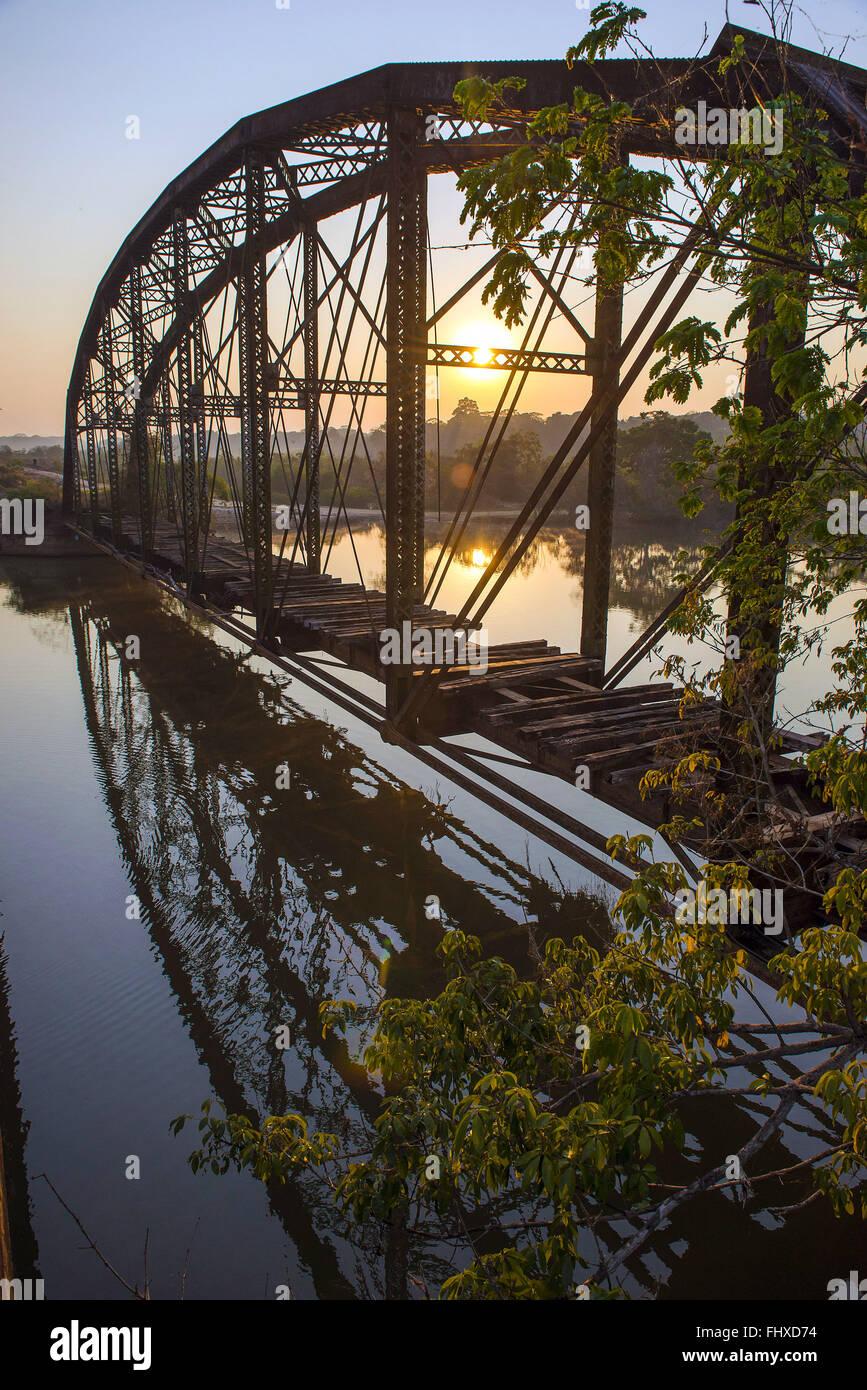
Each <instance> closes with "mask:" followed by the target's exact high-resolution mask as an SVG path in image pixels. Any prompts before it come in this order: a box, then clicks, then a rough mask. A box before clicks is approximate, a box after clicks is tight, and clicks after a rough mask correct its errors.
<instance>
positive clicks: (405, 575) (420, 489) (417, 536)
mask: <svg viewBox="0 0 867 1390" xmlns="http://www.w3.org/2000/svg"><path fill="white" fill-rule="evenodd" d="M423 141H424V117H423V116H422V114H421V113H420V112H419V111H416V110H411V109H405V108H392V109H391V110H390V111H389V114H388V195H387V196H388V214H387V216H388V223H387V226H388V231H387V269H386V276H387V289H386V293H387V309H386V314H387V318H386V325H387V326H386V344H387V386H386V493H385V607H386V622H387V624H388V626H389V627H391V628H395V629H396V630H397V631H398V633H402V631H403V628H402V624H403V623H404V622H409V623H411V622H412V613H413V606H414V604H415V602H416V599H417V598H418V597H420V595H421V590H422V587H423V580H424V493H425V390H424V388H425V364H426V360H427V314H426V301H427V277H426V263H425V257H426V252H427V174H426V171H425V169H424V168H423V166H422V165H421V162H420V160H419V151H420V147H421V145H422V143H423ZM411 681H412V668H411V667H409V666H406V665H395V666H389V667H388V669H387V670H386V673H385V692H386V699H385V702H386V711H387V714H388V716H389V718H391V717H392V716H393V715H394V714H395V713H396V711H397V710H398V709H399V708H400V706H401V705H402V704H403V702H404V699H405V698H406V696H407V695H408V694H409V689H410V684H411Z"/></svg>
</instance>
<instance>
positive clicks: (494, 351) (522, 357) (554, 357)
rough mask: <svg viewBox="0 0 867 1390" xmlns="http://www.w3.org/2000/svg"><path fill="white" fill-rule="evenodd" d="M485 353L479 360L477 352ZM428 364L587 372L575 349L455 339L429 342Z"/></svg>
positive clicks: (530, 370) (582, 355)
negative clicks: (553, 349) (470, 342)
mask: <svg viewBox="0 0 867 1390" xmlns="http://www.w3.org/2000/svg"><path fill="white" fill-rule="evenodd" d="M477 353H482V354H487V356H486V357H484V359H483V360H482V361H479V360H478V358H477V356H476V354H477ZM427 365H428V366H429V367H478V368H479V369H480V370H485V369H487V370H489V371H497V372H502V371H511V370H512V368H515V369H516V370H517V371H521V372H565V373H567V374H569V375H571V376H576V375H577V376H589V375H590V371H591V368H590V366H589V365H588V360H587V357H586V356H585V355H584V354H583V353H576V352H541V351H540V352H531V351H524V350H523V349H522V348H484V347H461V346H459V345H458V344H455V343H428V346H427Z"/></svg>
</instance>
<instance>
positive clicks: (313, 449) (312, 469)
mask: <svg viewBox="0 0 867 1390" xmlns="http://www.w3.org/2000/svg"><path fill="white" fill-rule="evenodd" d="M303 237H304V482H305V498H306V500H305V506H306V509H307V569H308V572H309V573H310V574H319V572H320V570H321V568H322V553H321V552H322V547H321V537H320V530H319V304H318V300H319V276H318V265H319V234H318V231H317V228H316V223H315V222H312V223H310V224H309V225H308V226H306V227H305V228H304V231H303Z"/></svg>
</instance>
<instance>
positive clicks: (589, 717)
mask: <svg viewBox="0 0 867 1390" xmlns="http://www.w3.org/2000/svg"><path fill="white" fill-rule="evenodd" d="M133 531H134V528H133V526H130V528H129V532H133ZM100 538H101V539H104V540H106V541H107V540H109V538H110V526H109V519H108V518H107V517H105V518H104V520H103V526H102V527H101V528H100ZM155 542H156V543H155V550H154V556H153V559H154V562H155V565H156V567H157V568H158V569H160V570H163V571H165V572H166V573H167V574H171V575H173V576H175V577H179V576H182V573H183V561H182V557H181V553H180V550H179V542H178V536H177V531H176V528H174V527H173V526H170V525H168V524H165V523H164V524H162V525H160V526H159V527H158V532H157V536H156V538H155ZM126 548H127V549H128V550H130V551H132V552H135V550H136V548H137V547H136V546H135V545H134V544H133V543H132V542H131V541H130V539H129V533H127V538H126ZM208 555H209V564H208V567H207V569H206V570H205V571H204V573H203V574H202V575H201V576H200V584H199V587H200V591H201V594H202V597H203V598H204V599H205V601H206V602H208V603H210V604H213V605H214V606H215V607H216V608H219V609H223V610H228V609H240V610H241V611H242V612H243V613H245V614H250V613H251V612H252V585H251V582H250V579H249V577H248V573H249V572H248V562H247V557H246V554H245V552H244V549H243V547H242V546H241V545H240V544H238V543H237V542H232V541H222V540H218V539H214V540H211V541H210V542H209V546H208ZM275 612H277V614H278V617H277V621H276V635H277V637H278V639H279V649H280V650H283V651H286V652H292V651H294V652H299V653H300V652H311V651H327V652H329V653H330V654H331V655H333V656H334V657H336V658H337V659H338V660H340V661H343V662H345V663H346V665H347V666H348V667H350V668H351V669H352V670H356V671H362V672H364V673H365V674H367V675H369V676H373V677H374V678H377V679H379V678H381V677H382V674H383V669H382V666H381V665H380V661H379V652H380V640H379V638H380V634H381V632H382V631H383V629H384V628H385V626H386V613H385V594H384V593H382V592H381V591H380V590H378V589H369V588H366V587H365V586H364V585H362V584H360V583H349V582H344V581H343V580H341V579H338V578H335V577H334V576H332V575H329V574H311V573H309V572H308V571H307V569H306V567H305V566H303V565H300V564H297V563H295V564H293V566H292V569H291V570H287V572H286V574H285V575H281V577H280V578H279V580H278V583H277V584H276V586H275ZM455 622H456V618H455V615H454V614H451V613H447V612H445V611H444V610H442V609H433V608H430V607H429V606H428V605H427V604H423V603H418V604H416V605H415V608H414V610H413V619H412V625H413V630H414V631H415V630H416V629H418V628H428V629H435V628H443V629H445V630H446V631H448V630H450V629H453V627H454V624H455ZM487 656H488V666H487V670H486V671H485V672H484V673H482V672H480V671H479V669H478V667H477V666H472V665H455V666H452V667H450V669H449V671H448V673H447V674H446V675H445V676H444V677H443V678H442V680H441V681H440V682H439V684H438V685H437V686H436V689H435V692H434V694H433V695H432V697H431V699H430V700H429V702H428V703H427V704H426V706H425V707H424V712H423V721H424V722H423V726H422V728H421V729H420V732H419V735H418V738H419V741H421V742H432V741H434V740H435V739H436V738H439V737H443V736H445V735H448V734H455V733H471V732H476V733H478V734H481V735H483V736H484V737H485V738H487V739H489V740H490V741H491V742H493V743H495V744H498V745H500V746H501V747H502V749H503V751H504V752H507V753H512V754H517V755H518V756H519V757H520V758H522V759H526V760H527V762H528V763H529V764H530V765H531V766H532V767H534V768H538V770H539V771H543V772H548V773H552V774H554V775H555V776H557V777H560V778H562V779H563V780H565V781H568V782H570V783H573V784H574V783H575V781H576V769H578V768H585V769H586V781H582V782H581V783H580V785H584V786H586V789H587V790H588V791H590V792H592V793H593V794H594V795H595V796H598V797H600V798H602V799H603V800H605V801H607V802H609V803H611V804H613V805H616V806H619V807H621V808H623V809H627V810H629V811H631V812H632V813H633V814H637V815H638V816H639V817H640V818H641V819H642V820H645V821H650V822H654V821H655V822H658V821H659V820H661V819H663V818H664V817H665V815H666V814H667V811H666V794H665V793H660V794H659V795H656V796H653V797H650V798H648V799H646V800H642V798H641V797H640V796H639V794H638V784H639V782H640V781H641V778H642V777H643V776H644V774H645V773H646V772H647V771H648V770H650V769H651V768H653V767H654V766H659V765H660V763H661V759H662V756H663V745H665V744H667V743H670V742H671V740H672V739H673V738H677V737H684V736H689V735H693V734H697V733H698V734H701V733H705V734H708V735H711V734H713V733H714V731H715V729H716V728H717V727H718V724H719V712H720V711H719V705H718V704H717V703H715V702H707V703H705V704H702V705H696V706H693V707H691V708H690V709H688V710H686V711H684V712H681V709H680V701H681V696H682V693H683V692H682V690H680V689H679V688H677V687H675V686H673V685H671V684H669V683H666V682H653V683H652V684H649V685H647V684H645V685H637V686H631V687H621V688H619V689H616V690H607V691H603V690H602V689H601V681H602V670H601V664H600V662H598V661H593V660H590V659H588V658H587V657H583V656H581V655H580V653H578V652H561V650H560V648H559V647H552V646H550V645H549V644H548V642H547V641H546V640H545V639H544V638H537V639H528V640H526V641H519V642H506V643H500V644H496V645H493V646H490V647H489V648H488V651H487ZM414 674H415V677H416V678H417V679H419V680H421V679H422V676H423V671H422V669H421V668H419V669H418V670H417V671H416V672H415V673H414ZM780 737H781V747H780V750H779V751H778V752H776V753H771V754H770V755H769V760H770V766H771V771H772V773H773V774H774V777H775V782H776V783H777V786H778V790H780V791H781V793H782V795H783V797H784V798H785V797H791V798H793V805H794V807H795V809H797V807H798V806H800V809H802V810H803V809H804V802H803V799H801V800H800V801H799V800H798V798H799V796H800V797H801V798H803V796H804V794H805V793H804V788H803V775H802V774H801V773H799V772H798V771H797V770H796V769H795V768H793V766H792V764H791V762H790V761H789V759H788V758H787V757H785V756H784V755H785V754H786V753H792V752H796V751H797V752H800V751H803V750H804V749H805V748H808V747H814V746H816V742H817V740H816V739H814V738H812V737H804V736H801V735H796V734H791V733H781V735H780ZM809 809H814V808H812V807H811V808H809Z"/></svg>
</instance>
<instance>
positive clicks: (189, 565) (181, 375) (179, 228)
mask: <svg viewBox="0 0 867 1390" xmlns="http://www.w3.org/2000/svg"><path fill="white" fill-rule="evenodd" d="M172 250H173V271H174V293H175V314H176V315H182V314H184V313H186V311H187V298H188V296H189V293H190V269H189V242H188V239H187V217H186V213H185V212H184V211H183V209H182V208H177V209H176V210H175V217H174V222H173V224H172ZM175 361H176V363H177V375H178V409H179V416H178V444H179V447H180V452H181V511H182V520H183V530H184V571H185V575H186V582H187V593H188V594H190V595H192V594H194V592H195V589H196V585H197V582H198V579H197V576H198V572H199V544H198V540H199V522H198V499H199V489H198V485H197V478H196V446H195V416H194V414H193V411H192V409H191V407H190V386H191V384H192V379H193V368H192V344H191V341H190V334H189V333H185V334H184V335H183V337H182V338H181V341H180V342H179V343H178V348H177V352H176V354H175Z"/></svg>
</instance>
